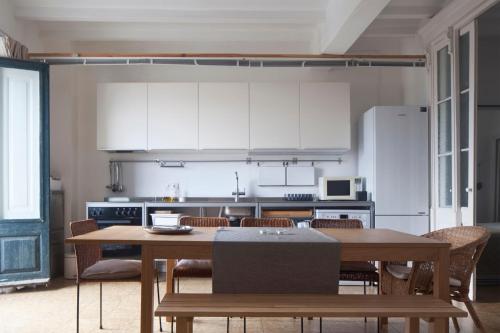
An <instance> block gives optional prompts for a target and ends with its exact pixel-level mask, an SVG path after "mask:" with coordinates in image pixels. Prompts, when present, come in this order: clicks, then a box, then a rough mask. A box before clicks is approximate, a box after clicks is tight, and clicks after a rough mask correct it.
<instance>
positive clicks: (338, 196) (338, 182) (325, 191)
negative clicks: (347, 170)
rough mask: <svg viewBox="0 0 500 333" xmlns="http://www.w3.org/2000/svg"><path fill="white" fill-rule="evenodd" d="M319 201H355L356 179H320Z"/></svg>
mask: <svg viewBox="0 0 500 333" xmlns="http://www.w3.org/2000/svg"><path fill="white" fill-rule="evenodd" d="M318 186H319V191H318V192H319V200H356V177H320V178H319V180H318Z"/></svg>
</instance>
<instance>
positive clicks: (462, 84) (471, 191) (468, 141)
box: [457, 22, 476, 225]
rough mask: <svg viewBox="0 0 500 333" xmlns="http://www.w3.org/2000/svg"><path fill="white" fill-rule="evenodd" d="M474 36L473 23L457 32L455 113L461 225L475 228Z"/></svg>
mask: <svg viewBox="0 0 500 333" xmlns="http://www.w3.org/2000/svg"><path fill="white" fill-rule="evenodd" d="M475 44H476V36H475V22H472V23H470V24H469V25H467V26H465V27H464V28H462V29H460V31H459V36H458V54H457V56H458V68H457V75H458V78H457V82H458V87H457V96H458V98H457V111H458V114H459V115H460V116H459V117H458V126H457V128H458V129H459V131H458V145H457V146H458V147H457V148H458V151H459V152H460V158H459V160H458V162H459V166H458V169H459V174H460V176H459V178H458V196H459V198H458V199H459V204H460V223H461V224H462V225H474V224H475V223H474V220H475V218H474V216H475V214H474V203H475V188H474V184H475V182H476V180H475V141H476V140H475V123H476V89H475V82H476V79H475V77H476V71H475V68H476V66H475V59H476V45H475Z"/></svg>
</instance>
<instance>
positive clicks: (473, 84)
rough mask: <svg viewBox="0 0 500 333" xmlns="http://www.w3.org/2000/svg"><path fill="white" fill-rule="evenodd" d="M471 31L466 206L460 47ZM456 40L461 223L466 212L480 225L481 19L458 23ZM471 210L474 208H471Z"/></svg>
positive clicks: (456, 100) (458, 187)
mask: <svg viewBox="0 0 500 333" xmlns="http://www.w3.org/2000/svg"><path fill="white" fill-rule="evenodd" d="M466 33H469V92H468V95H469V100H468V102H469V105H468V109H469V129H468V134H469V138H468V140H469V153H468V164H469V165H468V168H469V169H468V188H470V191H468V192H467V195H468V206H467V208H464V207H462V196H463V195H464V193H463V192H462V189H461V180H460V175H461V173H460V168H461V167H462V165H461V158H460V153H461V144H460V140H461V138H460V116H459V114H460V111H461V110H460V84H459V82H460V68H459V66H460V62H459V57H460V52H459V50H458V48H459V47H460V44H459V43H460V42H459V39H460V36H462V35H464V34H466ZM454 39H455V40H454V43H455V45H456V52H455V54H454V57H455V60H456V61H455V67H454V70H455V73H454V80H455V82H456V83H458V84H456V85H455V96H456V99H455V101H454V104H455V110H456V113H457V116H456V117H455V118H456V123H455V124H454V125H455V133H456V135H455V136H456V146H455V149H456V152H457V174H456V180H457V185H458V186H457V188H456V193H457V194H458V195H457V198H456V201H457V224H458V225H464V223H463V222H464V214H467V215H468V218H470V219H471V221H472V223H469V224H467V225H476V200H477V186H476V183H477V104H478V103H477V67H478V66H477V40H478V38H477V20H473V21H472V22H469V23H467V24H463V25H461V26H458V27H457V28H456V30H455V36H454ZM468 210H470V211H468Z"/></svg>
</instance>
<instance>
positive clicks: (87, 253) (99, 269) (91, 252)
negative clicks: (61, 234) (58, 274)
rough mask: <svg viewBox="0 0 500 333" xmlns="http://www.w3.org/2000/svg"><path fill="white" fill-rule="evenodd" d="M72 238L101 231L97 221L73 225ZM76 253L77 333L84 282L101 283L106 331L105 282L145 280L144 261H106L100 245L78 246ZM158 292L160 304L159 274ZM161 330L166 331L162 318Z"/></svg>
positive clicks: (100, 315)
mask: <svg viewBox="0 0 500 333" xmlns="http://www.w3.org/2000/svg"><path fill="white" fill-rule="evenodd" d="M70 229H71V235H72V236H79V235H83V234H86V233H89V232H92V231H96V230H98V226H97V222H96V221H95V220H83V221H75V222H71V223H70ZM74 248H75V254H76V267H77V274H76V332H77V333H78V332H79V331H80V283H83V282H99V328H100V329H102V283H103V282H125V281H136V282H140V281H141V261H140V260H124V259H109V260H103V257H102V250H101V247H100V245H97V244H96V245H92V244H75V245H74ZM156 292H157V297H158V303H159V302H160V285H159V281H158V274H156ZM158 319H159V321H160V331H161V332H162V331H163V327H162V323H161V318H158Z"/></svg>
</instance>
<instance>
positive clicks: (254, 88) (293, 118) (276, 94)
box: [250, 82, 300, 149]
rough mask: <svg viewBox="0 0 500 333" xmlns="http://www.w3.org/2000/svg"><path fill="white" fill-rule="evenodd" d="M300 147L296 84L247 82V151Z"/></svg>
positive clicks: (297, 85) (297, 90) (297, 89)
mask: <svg viewBox="0 0 500 333" xmlns="http://www.w3.org/2000/svg"><path fill="white" fill-rule="evenodd" d="M299 146H300V142H299V83H285V82H278V83H270V82H259V83H250V149H298V148H299Z"/></svg>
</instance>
